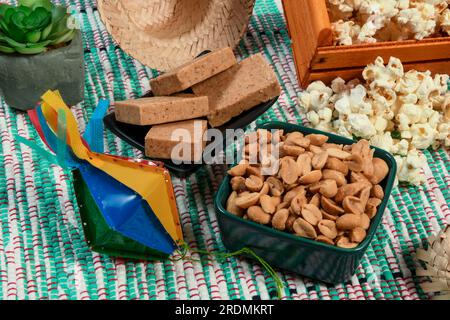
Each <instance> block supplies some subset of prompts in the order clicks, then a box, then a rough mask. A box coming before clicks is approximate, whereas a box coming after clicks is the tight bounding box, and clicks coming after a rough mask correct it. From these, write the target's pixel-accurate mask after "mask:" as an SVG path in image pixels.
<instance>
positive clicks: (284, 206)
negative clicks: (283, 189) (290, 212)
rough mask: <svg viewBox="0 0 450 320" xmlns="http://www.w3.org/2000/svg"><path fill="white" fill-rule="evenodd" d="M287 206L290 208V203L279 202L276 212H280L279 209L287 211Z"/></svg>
mask: <svg viewBox="0 0 450 320" xmlns="http://www.w3.org/2000/svg"><path fill="white" fill-rule="evenodd" d="M289 206H290V203H289V202H285V201H283V202H280V204H279V205H277V209H276V211H278V210H281V209H288V208H289Z"/></svg>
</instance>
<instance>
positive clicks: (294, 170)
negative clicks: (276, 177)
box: [279, 157, 299, 185]
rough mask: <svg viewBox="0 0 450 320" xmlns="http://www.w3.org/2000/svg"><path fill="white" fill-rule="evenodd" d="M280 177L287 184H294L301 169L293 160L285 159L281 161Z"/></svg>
mask: <svg viewBox="0 0 450 320" xmlns="http://www.w3.org/2000/svg"><path fill="white" fill-rule="evenodd" d="M280 166H281V167H280V172H279V173H280V176H281V179H283V181H284V183H286V184H288V185H289V184H293V183H295V182H296V181H297V179H298V176H299V167H298V165H297V162H295V161H294V160H293V159H292V158H289V157H284V158H283V159H281V165H280Z"/></svg>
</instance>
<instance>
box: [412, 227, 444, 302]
mask: <svg viewBox="0 0 450 320" xmlns="http://www.w3.org/2000/svg"><path fill="white" fill-rule="evenodd" d="M417 259H419V260H420V261H422V262H423V264H424V266H425V267H424V268H422V267H419V268H418V269H417V270H416V274H417V276H423V277H427V278H428V279H429V280H431V281H428V282H423V283H422V284H421V287H422V289H423V291H424V292H426V293H434V294H435V295H434V296H433V299H436V300H449V299H450V226H447V227H446V228H444V230H442V231H441V232H439V234H438V235H437V236H434V235H433V236H431V237H430V238H429V239H428V248H427V249H426V250H425V249H421V248H419V249H418V250H417Z"/></svg>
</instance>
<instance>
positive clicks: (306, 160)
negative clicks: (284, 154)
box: [297, 153, 312, 176]
mask: <svg viewBox="0 0 450 320" xmlns="http://www.w3.org/2000/svg"><path fill="white" fill-rule="evenodd" d="M297 165H298V168H299V176H304V175H305V174H308V173H310V172H311V170H312V164H311V157H310V156H309V154H307V153H302V154H301V155H299V156H298V158H297Z"/></svg>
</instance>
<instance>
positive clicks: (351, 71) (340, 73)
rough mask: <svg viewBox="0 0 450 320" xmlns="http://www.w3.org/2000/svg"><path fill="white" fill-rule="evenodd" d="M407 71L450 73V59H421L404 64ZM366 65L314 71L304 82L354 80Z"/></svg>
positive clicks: (327, 82) (359, 76)
mask: <svg viewBox="0 0 450 320" xmlns="http://www.w3.org/2000/svg"><path fill="white" fill-rule="evenodd" d="M403 66H404V68H405V71H408V70H412V69H415V70H418V71H427V70H430V71H431V72H432V73H433V74H436V73H444V74H448V73H450V60H439V61H419V62H417V61H416V62H412V63H404V64H403ZM363 70H364V67H357V68H348V69H335V70H323V71H314V72H311V74H310V75H309V78H308V80H307V81H306V82H305V84H303V85H304V86H305V87H306V86H307V84H306V83H308V84H309V83H311V82H314V81H317V80H320V81H323V82H324V83H325V84H330V83H331V81H333V80H334V79H335V78H337V77H341V78H342V79H344V80H345V81H348V80H352V79H355V78H361V76H362V72H363Z"/></svg>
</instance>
